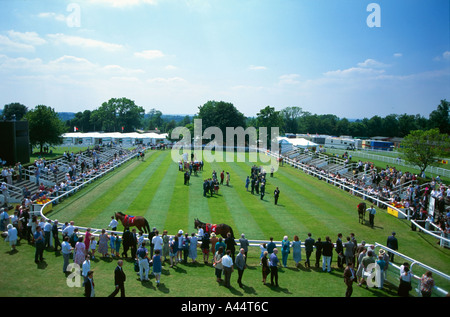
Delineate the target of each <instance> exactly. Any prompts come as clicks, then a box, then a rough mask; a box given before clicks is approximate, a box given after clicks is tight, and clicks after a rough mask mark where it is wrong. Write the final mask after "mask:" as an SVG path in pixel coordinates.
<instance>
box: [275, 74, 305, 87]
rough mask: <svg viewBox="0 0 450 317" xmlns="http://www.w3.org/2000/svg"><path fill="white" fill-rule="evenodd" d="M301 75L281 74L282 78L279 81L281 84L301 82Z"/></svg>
mask: <svg viewBox="0 0 450 317" xmlns="http://www.w3.org/2000/svg"><path fill="white" fill-rule="evenodd" d="M299 77H300V75H298V74H286V75H281V76H280V78H279V79H280V81H279V83H280V84H289V85H292V84H299V83H300V81H299V80H297V79H298V78H299Z"/></svg>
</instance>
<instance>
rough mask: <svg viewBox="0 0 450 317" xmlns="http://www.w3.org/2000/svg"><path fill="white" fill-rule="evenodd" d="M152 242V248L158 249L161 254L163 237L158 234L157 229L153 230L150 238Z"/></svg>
mask: <svg viewBox="0 0 450 317" xmlns="http://www.w3.org/2000/svg"><path fill="white" fill-rule="evenodd" d="M152 243H153V250H154V251H156V250H159V252H160V254H162V247H163V239H162V238H161V236H160V235H159V231H158V230H156V231H155V236H154V237H153V238H152Z"/></svg>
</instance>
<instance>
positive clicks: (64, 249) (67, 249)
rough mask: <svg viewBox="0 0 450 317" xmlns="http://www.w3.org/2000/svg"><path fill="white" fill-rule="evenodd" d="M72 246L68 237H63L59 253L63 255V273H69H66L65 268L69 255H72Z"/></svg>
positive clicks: (67, 264)
mask: <svg viewBox="0 0 450 317" xmlns="http://www.w3.org/2000/svg"><path fill="white" fill-rule="evenodd" d="M72 250H73V248H72V246H71V245H70V243H69V237H68V236H65V237H64V238H63V242H62V244H61V253H62V255H63V260H64V263H63V273H69V272H68V271H67V267H68V266H69V260H70V253H72Z"/></svg>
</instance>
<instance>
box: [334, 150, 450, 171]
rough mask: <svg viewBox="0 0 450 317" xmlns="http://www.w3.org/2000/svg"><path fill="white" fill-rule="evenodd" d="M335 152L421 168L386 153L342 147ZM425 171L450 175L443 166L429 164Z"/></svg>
mask: <svg viewBox="0 0 450 317" xmlns="http://www.w3.org/2000/svg"><path fill="white" fill-rule="evenodd" d="M333 152H339V153H345V152H348V153H349V154H354V155H356V156H360V157H363V158H366V159H369V160H377V161H382V162H386V163H389V164H396V165H402V166H405V167H409V168H414V169H420V168H419V167H417V166H415V165H411V164H407V163H406V162H405V160H403V159H399V158H398V157H390V156H384V155H377V154H369V153H365V152H362V151H348V150H341V149H333ZM425 172H427V173H431V174H435V175H439V176H444V177H450V169H446V168H442V167H436V166H428V167H427V168H426V169H425Z"/></svg>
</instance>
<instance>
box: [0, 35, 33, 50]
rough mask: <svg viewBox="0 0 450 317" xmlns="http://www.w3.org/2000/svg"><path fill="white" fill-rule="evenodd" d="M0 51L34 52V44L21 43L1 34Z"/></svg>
mask: <svg viewBox="0 0 450 317" xmlns="http://www.w3.org/2000/svg"><path fill="white" fill-rule="evenodd" d="M0 51H12V52H34V46H33V45H30V44H25V43H19V42H16V41H13V40H11V39H10V38H9V37H7V36H4V35H0Z"/></svg>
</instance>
